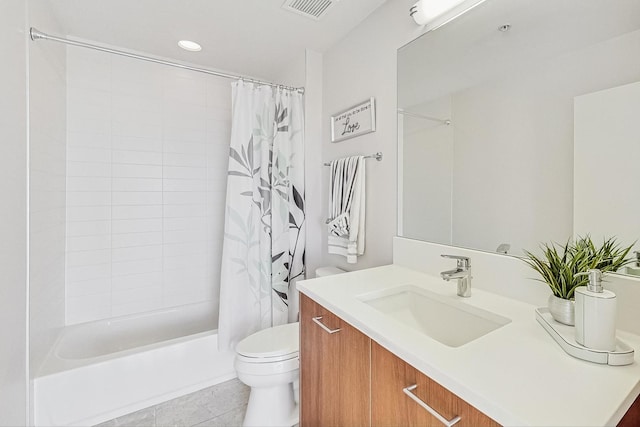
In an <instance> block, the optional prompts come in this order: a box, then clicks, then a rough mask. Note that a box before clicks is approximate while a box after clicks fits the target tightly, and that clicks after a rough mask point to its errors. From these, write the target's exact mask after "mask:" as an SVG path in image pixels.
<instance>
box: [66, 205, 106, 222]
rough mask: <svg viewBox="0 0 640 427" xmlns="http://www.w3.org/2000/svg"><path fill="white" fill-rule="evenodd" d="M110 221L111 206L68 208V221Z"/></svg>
mask: <svg viewBox="0 0 640 427" xmlns="http://www.w3.org/2000/svg"><path fill="white" fill-rule="evenodd" d="M106 219H111V206H68V207H67V220H68V221H101V220H106Z"/></svg>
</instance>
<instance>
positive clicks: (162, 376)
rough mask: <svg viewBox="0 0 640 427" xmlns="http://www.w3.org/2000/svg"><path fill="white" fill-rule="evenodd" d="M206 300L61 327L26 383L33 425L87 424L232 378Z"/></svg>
mask: <svg viewBox="0 0 640 427" xmlns="http://www.w3.org/2000/svg"><path fill="white" fill-rule="evenodd" d="M214 313H215V310H214V309H213V307H211V305H210V304H190V305H185V306H182V307H177V308H171V309H165V310H158V311H154V312H150V313H144V314H137V315H130V316H123V317H119V318H114V319H107V320H102V321H96V322H89V323H83V324H80V325H74V326H69V327H67V328H65V329H64V330H63V332H62V333H61V335H60V337H59V339H58V341H57V343H56V345H55V346H54V348H53V349H52V351H51V352H50V354H49V356H48V358H47V360H46V361H45V363H44V364H43V366H42V368H41V370H40V372H39V375H38V376H37V377H36V378H35V379H34V382H33V404H34V424H35V425H36V426H64V425H70V426H73V425H78V426H80V425H82V426H86V425H92V424H98V423H101V422H103V421H106V420H109V419H112V418H115V417H118V416H121V415H124V414H127V413H129V412H133V411H137V410H139V409H142V408H146V407H148V406H151V405H154V404H157V403H160V402H163V401H165V400H168V399H172V398H175V397H178V396H181V395H183V394H187V393H190V392H193V391H196V390H199V389H202V388H205V387H209V386H211V385H214V384H217V383H219V382H222V381H226V380H229V379H231V378H234V377H235V376H236V374H235V370H234V368H233V359H234V353H233V352H218V335H217V330H216V329H215V327H216V323H217V319H216V318H215V315H214Z"/></svg>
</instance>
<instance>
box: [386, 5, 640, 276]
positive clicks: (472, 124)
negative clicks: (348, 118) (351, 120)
mask: <svg viewBox="0 0 640 427" xmlns="http://www.w3.org/2000/svg"><path fill="white" fill-rule="evenodd" d="M638 81H640V1H637V0H610V1H602V0H562V1H557V0H519V1H512V0H487V1H485V2H484V3H482V4H480V5H479V6H477V7H475V8H474V9H472V10H471V11H469V12H468V13H466V14H464V15H462V16H460V17H458V18H457V19H455V20H453V21H451V22H449V23H448V24H446V25H444V26H442V27H440V28H438V29H436V30H434V31H430V32H427V33H425V34H423V35H422V36H420V37H418V38H417V39H415V40H414V41H412V42H411V43H409V44H407V45H406V46H404V47H402V48H401V49H399V51H398V134H399V135H398V136H399V139H398V144H399V155H398V158H399V167H398V173H399V177H398V183H399V186H400V188H399V201H398V209H399V212H398V218H399V220H398V234H399V235H400V236H403V237H407V238H412V239H418V240H424V241H430V242H435V243H442V244H448V245H454V246H461V247H466V248H472V249H480V250H485V251H491V252H501V253H508V254H513V255H521V254H522V253H523V252H522V251H523V250H524V249H526V250H530V251H535V250H537V249H538V248H539V245H540V243H541V242H551V241H554V242H565V241H566V240H567V239H568V238H569V237H571V236H572V235H576V234H578V235H585V234H587V233H588V234H590V235H591V237H592V238H593V239H594V241H596V242H597V241H599V240H601V238H602V237H604V236H608V237H610V236H616V237H617V238H618V240H619V241H620V242H621V243H623V244H627V245H630V244H631V243H632V242H634V241H635V240H636V239H638V238H640V221H638V219H640V198H638V197H637V192H636V191H635V189H634V186H635V185H637V184H636V183H637V182H639V181H638V179H639V178H640V172H639V171H640V167H638V166H640V164H639V163H640V127H639V125H638V123H640V101H639V99H640V89H639V87H640V83H637V82H638ZM634 250H640V247H638V248H634ZM639 270H640V269H639Z"/></svg>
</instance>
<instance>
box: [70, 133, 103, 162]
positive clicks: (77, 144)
mask: <svg viewBox="0 0 640 427" xmlns="http://www.w3.org/2000/svg"><path fill="white" fill-rule="evenodd" d="M76 148H105V149H111V136H110V135H108V134H104V133H98V132H77V131H75V132H74V131H73V130H71V129H67V149H68V151H70V152H74V151H75V149H76ZM73 160H78V159H75V158H74V159H73Z"/></svg>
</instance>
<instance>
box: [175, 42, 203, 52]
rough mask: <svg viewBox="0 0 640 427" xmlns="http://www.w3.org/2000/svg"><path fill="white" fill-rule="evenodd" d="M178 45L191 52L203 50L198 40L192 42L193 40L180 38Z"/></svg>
mask: <svg viewBox="0 0 640 427" xmlns="http://www.w3.org/2000/svg"><path fill="white" fill-rule="evenodd" d="M178 46H180V47H181V48H183V49H184V50H188V51H190V52H199V51H201V50H202V46H200V45H199V44H198V43H196V42H192V41H191V40H180V41H179V42H178Z"/></svg>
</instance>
